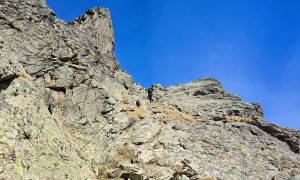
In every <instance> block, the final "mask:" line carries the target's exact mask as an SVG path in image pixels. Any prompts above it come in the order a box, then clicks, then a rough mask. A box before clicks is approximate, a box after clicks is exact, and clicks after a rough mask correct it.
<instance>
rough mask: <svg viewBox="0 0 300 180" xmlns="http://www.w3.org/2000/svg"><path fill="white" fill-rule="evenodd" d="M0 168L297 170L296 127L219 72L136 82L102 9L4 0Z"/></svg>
mask: <svg viewBox="0 0 300 180" xmlns="http://www.w3.org/2000/svg"><path fill="white" fill-rule="evenodd" d="M0 34H1V36H0V43H1V44H0V179H105V178H113V179H119V178H125V179H200V180H201V179H216V180H217V179H223V180H227V179H228V180H232V179H280V178H281V179H282V178H290V179H292V178H293V179H299V177H298V174H299V169H300V155H299V149H300V148H299V147H300V142H299V141H300V132H299V131H298V130H293V129H289V128H285V127H280V126H277V125H274V124H271V123H268V122H266V121H265V120H264V119H263V110H262V108H261V107H260V106H259V105H258V104H255V103H247V102H242V101H241V99H240V97H239V96H238V95H234V94H229V93H228V92H226V91H225V90H224V89H223V88H222V86H221V84H220V82H218V81H217V80H215V79H211V78H206V79H198V80H195V81H192V82H190V83H187V84H182V85H174V86H170V87H163V86H161V85H159V84H155V85H152V86H151V87H150V88H148V89H145V88H142V87H141V86H140V85H139V84H137V83H135V82H134V81H133V80H132V78H131V76H130V75H129V74H128V73H127V72H125V71H123V70H120V69H119V67H120V65H119V63H118V62H117V61H116V59H115V54H114V33H113V26H112V21H111V18H110V14H109V11H108V10H107V9H104V8H93V9H90V10H88V11H87V12H86V13H85V14H83V15H81V16H80V17H78V18H76V19H75V20H73V21H71V22H70V23H66V22H63V21H61V20H59V19H57V18H56V17H55V14H54V12H53V11H52V10H51V9H49V8H48V7H47V5H46V3H45V1H44V0H26V1H24V0H22V1H21V0H19V1H16V0H8V1H6V0H5V1H3V0H2V1H1V0H0Z"/></svg>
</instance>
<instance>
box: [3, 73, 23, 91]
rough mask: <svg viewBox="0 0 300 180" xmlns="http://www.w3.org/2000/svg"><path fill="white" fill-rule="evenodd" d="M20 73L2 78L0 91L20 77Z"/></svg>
mask: <svg viewBox="0 0 300 180" xmlns="http://www.w3.org/2000/svg"><path fill="white" fill-rule="evenodd" d="M18 77H19V76H18V75H15V74H12V75H9V76H6V77H4V78H1V79H0V92H1V91H3V90H6V89H7V88H8V87H9V86H10V84H11V83H12V82H13V80H14V79H16V78H18Z"/></svg>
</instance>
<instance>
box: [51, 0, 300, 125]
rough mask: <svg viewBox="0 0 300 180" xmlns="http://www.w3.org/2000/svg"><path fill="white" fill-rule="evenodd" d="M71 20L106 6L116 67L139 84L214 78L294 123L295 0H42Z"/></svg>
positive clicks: (297, 69) (272, 117)
mask: <svg viewBox="0 0 300 180" xmlns="http://www.w3.org/2000/svg"><path fill="white" fill-rule="evenodd" d="M47 2H48V4H49V5H50V7H51V8H52V9H53V10H54V11H55V12H56V14H57V16H58V17H59V18H61V19H64V20H65V21H70V20H71V19H74V18H75V17H77V16H79V15H80V14H83V13H84V12H85V11H86V10H87V9H89V8H91V7H95V6H101V7H108V8H109V9H110V11H111V15H112V18H113V24H114V29H115V38H116V55H117V59H118V60H119V61H120V62H121V68H123V69H125V70H126V71H128V72H130V74H131V75H132V76H133V78H134V80H135V81H136V82H139V83H140V84H142V85H143V86H144V87H148V86H150V85H151V84H153V83H160V84H162V85H164V86H168V85H172V84H177V83H186V82H189V81H191V80H194V79H197V78H202V77H214V78H217V79H218V80H219V81H221V83H222V84H223V86H224V88H225V89H226V90H227V91H229V92H230V93H234V94H239V95H240V96H241V98H242V100H243V101H248V102H259V103H260V104H261V105H262V106H263V108H264V110H265V118H266V119H267V120H268V121H271V122H274V123H277V124H280V125H284V126H288V127H293V128H297V129H300V1H299V0H47Z"/></svg>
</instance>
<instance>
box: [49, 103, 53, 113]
mask: <svg viewBox="0 0 300 180" xmlns="http://www.w3.org/2000/svg"><path fill="white" fill-rule="evenodd" d="M48 111H49V113H50V114H52V113H53V112H52V107H51V105H49V106H48Z"/></svg>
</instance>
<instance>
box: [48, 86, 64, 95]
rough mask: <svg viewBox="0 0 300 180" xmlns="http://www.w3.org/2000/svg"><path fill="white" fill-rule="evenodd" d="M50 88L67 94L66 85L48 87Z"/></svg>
mask: <svg viewBox="0 0 300 180" xmlns="http://www.w3.org/2000/svg"><path fill="white" fill-rule="evenodd" d="M48 88H49V89H51V90H53V91H57V92H62V93H64V94H66V92H67V88H65V87H48Z"/></svg>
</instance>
